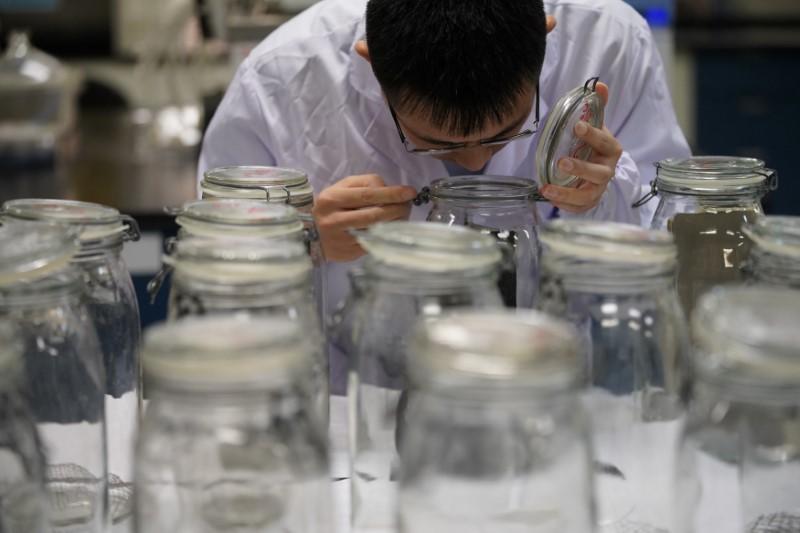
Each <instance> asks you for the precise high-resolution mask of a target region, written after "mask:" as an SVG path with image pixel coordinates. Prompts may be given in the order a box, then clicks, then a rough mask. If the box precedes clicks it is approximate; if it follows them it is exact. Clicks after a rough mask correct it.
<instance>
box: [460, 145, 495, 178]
mask: <svg viewBox="0 0 800 533" xmlns="http://www.w3.org/2000/svg"><path fill="white" fill-rule="evenodd" d="M492 155H493V152H492V150H491V148H489V147H487V146H476V147H474V148H467V149H465V150H462V151H461V152H459V153H458V155H457V156H455V157H454V158H453V159H454V160H455V162H456V163H457V164H458V165H459V166H461V167H464V168H466V169H467V170H469V171H470V172H478V171H479V170H482V169H483V167H485V166H486V163H488V162H489V160H490V159H491V158H492Z"/></svg>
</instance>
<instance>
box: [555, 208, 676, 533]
mask: <svg viewBox="0 0 800 533" xmlns="http://www.w3.org/2000/svg"><path fill="white" fill-rule="evenodd" d="M540 239H541V241H542V286H541V299H542V308H543V310H545V311H547V312H549V313H550V314H553V315H555V316H560V317H564V318H566V319H568V320H569V321H571V322H572V323H573V324H575V325H576V326H577V327H578V330H579V331H580V332H581V337H582V339H583V344H584V353H585V357H586V361H587V363H588V365H589V376H590V380H589V381H590V383H589V385H590V386H589V389H588V391H587V393H586V399H587V409H588V411H589V415H590V418H591V420H592V423H593V437H594V447H595V456H596V459H597V463H596V471H597V476H596V483H597V499H598V511H599V513H598V519H599V524H600V526H601V531H674V527H673V524H672V521H673V506H672V503H671V502H670V501H669V498H668V497H666V496H665V495H669V494H672V490H673V486H674V485H673V479H672V474H673V471H674V469H673V465H674V462H675V456H676V450H677V446H678V436H679V432H680V430H681V427H682V424H683V423H684V421H685V408H684V405H683V402H682V399H681V393H682V391H683V388H684V386H685V383H686V379H687V377H688V376H687V374H688V369H687V366H688V360H687V357H688V344H689V342H688V335H687V332H686V324H685V320H684V316H683V313H682V311H681V308H680V304H679V302H678V294H677V291H676V290H675V271H676V267H677V261H676V250H675V244H674V242H673V239H672V236H671V235H670V234H669V233H667V232H663V231H651V230H644V229H641V228H639V227H637V226H631V225H627V224H617V223H597V222H590V221H580V220H558V221H554V222H552V223H550V224H548V225H546V226H545V227H544V228H543V229H542V231H541V232H540Z"/></svg>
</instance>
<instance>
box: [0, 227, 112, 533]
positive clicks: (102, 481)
mask: <svg viewBox="0 0 800 533" xmlns="http://www.w3.org/2000/svg"><path fill="white" fill-rule="evenodd" d="M77 237H78V232H77V231H75V229H74V228H65V227H62V226H52V225H48V224H38V223H30V222H28V223H26V222H18V223H15V224H11V225H5V226H3V227H2V228H0V319H4V320H7V321H8V322H10V323H11V324H12V326H13V327H14V328H15V330H16V333H17V335H18V337H19V339H20V342H21V343H22V345H23V359H24V363H25V385H24V386H25V390H26V393H27V394H28V397H29V399H30V406H31V409H32V410H33V414H34V416H35V419H36V423H37V427H38V430H39V434H40V436H41V438H42V442H43V444H44V448H45V450H46V452H47V460H48V464H47V470H46V474H45V476H46V487H47V490H48V495H49V499H50V501H49V511H50V513H49V519H50V527H51V530H52V531H53V532H56V533H62V532H63V533H67V532H69V533H72V532H81V533H95V532H97V533H99V532H104V531H105V528H106V521H107V518H108V509H107V493H106V488H107V487H106V484H107V468H106V467H107V464H106V427H105V405H104V395H105V388H106V387H105V385H106V381H105V373H104V367H103V354H102V351H101V349H100V344H99V341H98V339H97V335H96V333H95V328H94V325H93V324H92V321H91V318H90V315H89V313H88V310H87V308H86V306H85V305H84V300H85V288H84V285H83V282H82V278H81V275H80V272H79V271H78V270H77V269H76V268H75V267H72V266H70V265H69V263H70V260H71V259H72V256H73V254H74V253H75V252H76V251H77V250H78V247H79V244H78V240H77Z"/></svg>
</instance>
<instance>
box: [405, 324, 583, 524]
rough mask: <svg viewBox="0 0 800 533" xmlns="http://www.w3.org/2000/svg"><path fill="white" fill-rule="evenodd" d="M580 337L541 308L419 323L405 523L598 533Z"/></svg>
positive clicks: (412, 360)
mask: <svg viewBox="0 0 800 533" xmlns="http://www.w3.org/2000/svg"><path fill="white" fill-rule="evenodd" d="M577 338H578V335H577V333H576V332H575V331H574V329H573V328H572V327H571V326H570V325H569V324H567V323H564V322H561V321H557V320H554V319H551V318H549V317H547V316H545V315H544V314H541V313H537V312H534V311H527V312H512V311H495V312H486V311H477V312H465V313H454V314H452V315H449V316H445V317H443V318H441V319H439V320H434V321H430V322H422V323H421V324H420V325H419V327H418V329H417V331H416V332H415V335H414V337H413V342H412V343H411V347H410V349H409V362H408V366H409V374H410V378H411V386H412V388H411V389H410V390H409V400H408V407H407V409H406V411H405V417H404V419H403V423H404V427H405V429H404V431H403V441H402V448H401V457H402V461H403V470H402V479H401V482H400V493H399V521H400V530H401V531H403V532H409V533H464V532H470V531H476V532H477V531H492V532H493V533H504V532H508V533H512V532H518V531H526V532H530V533H536V532H548V533H550V532H561V533H587V532H591V531H593V529H594V518H595V517H594V506H593V499H592V498H593V496H592V493H593V490H592V461H591V451H590V437H589V435H590V433H589V425H588V421H587V419H586V417H585V415H584V411H583V409H582V407H581V405H580V401H581V400H580V389H581V387H582V386H583V382H584V380H585V377H584V372H585V365H584V364H583V360H582V359H581V358H580V346H579V343H578V340H577Z"/></svg>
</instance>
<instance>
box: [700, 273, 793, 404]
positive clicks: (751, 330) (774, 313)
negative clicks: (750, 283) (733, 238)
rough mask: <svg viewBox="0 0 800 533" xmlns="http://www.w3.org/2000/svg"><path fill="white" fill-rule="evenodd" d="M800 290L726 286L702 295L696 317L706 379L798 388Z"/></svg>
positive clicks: (790, 390)
mask: <svg viewBox="0 0 800 533" xmlns="http://www.w3.org/2000/svg"><path fill="white" fill-rule="evenodd" d="M798 324H800V291H797V290H791V289H787V288H775V287H766V286H756V287H722V288H718V289H715V290H713V291H711V292H710V293H709V294H706V295H705V296H703V297H702V298H701V299H700V302H699V303H698V306H697V308H696V309H695V311H694V314H693V316H692V332H693V334H694V337H695V342H696V343H697V346H698V348H699V353H698V356H697V357H695V358H694V366H695V367H696V370H697V372H698V374H699V375H700V376H701V377H703V378H704V379H709V380H712V381H715V382H721V383H727V384H730V385H734V386H736V385H741V386H744V387H750V388H752V387H756V388H760V389H761V388H764V389H767V390H768V391H772V392H774V393H776V394H781V393H790V395H791V397H793V398H794V400H796V399H797V398H798V396H797V395H798V393H800V357H799V355H800V328H798Z"/></svg>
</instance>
